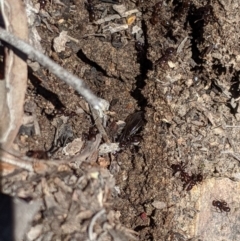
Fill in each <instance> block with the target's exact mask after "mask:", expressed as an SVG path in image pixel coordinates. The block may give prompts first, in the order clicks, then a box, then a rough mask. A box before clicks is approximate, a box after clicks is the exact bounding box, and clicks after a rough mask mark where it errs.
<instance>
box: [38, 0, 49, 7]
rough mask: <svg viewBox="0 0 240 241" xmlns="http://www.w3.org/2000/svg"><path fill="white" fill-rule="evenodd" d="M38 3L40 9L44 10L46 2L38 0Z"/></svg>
mask: <svg viewBox="0 0 240 241" xmlns="http://www.w3.org/2000/svg"><path fill="white" fill-rule="evenodd" d="M38 3H40V9H44V8H45V6H46V4H47V0H39V1H38Z"/></svg>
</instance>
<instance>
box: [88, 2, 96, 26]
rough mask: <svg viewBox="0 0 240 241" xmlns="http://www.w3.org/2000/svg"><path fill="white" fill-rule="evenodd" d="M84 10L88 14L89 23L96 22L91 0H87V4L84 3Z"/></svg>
mask: <svg viewBox="0 0 240 241" xmlns="http://www.w3.org/2000/svg"><path fill="white" fill-rule="evenodd" d="M86 9H87V10H88V13H89V21H90V22H93V21H95V20H96V14H95V8H94V6H93V0H88V3H86Z"/></svg>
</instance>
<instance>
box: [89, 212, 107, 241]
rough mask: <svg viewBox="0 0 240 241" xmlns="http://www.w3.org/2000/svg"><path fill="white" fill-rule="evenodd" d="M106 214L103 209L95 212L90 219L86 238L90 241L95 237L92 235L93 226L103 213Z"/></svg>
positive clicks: (93, 240)
mask: <svg viewBox="0 0 240 241" xmlns="http://www.w3.org/2000/svg"><path fill="white" fill-rule="evenodd" d="M105 212H106V210H105V209H102V210H100V211H99V212H97V213H96V214H95V215H94V217H93V218H92V220H91V222H90V225H89V228H88V237H89V239H90V241H95V240H96V239H95V237H94V236H95V235H94V233H93V226H94V225H95V223H96V221H97V219H98V218H100V217H101V216H102V215H103V214H104V213H105Z"/></svg>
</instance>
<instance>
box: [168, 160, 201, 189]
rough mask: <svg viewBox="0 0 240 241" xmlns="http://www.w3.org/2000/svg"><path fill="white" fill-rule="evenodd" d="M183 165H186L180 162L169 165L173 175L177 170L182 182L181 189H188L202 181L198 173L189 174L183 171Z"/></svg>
mask: <svg viewBox="0 0 240 241" xmlns="http://www.w3.org/2000/svg"><path fill="white" fill-rule="evenodd" d="M185 167H186V165H183V163H182V162H181V164H172V165H171V169H172V170H173V176H175V174H176V173H177V172H180V179H181V181H182V182H183V190H185V189H186V191H190V190H191V189H192V188H193V187H194V186H195V185H196V184H197V183H198V182H202V180H203V176H202V174H200V173H198V174H192V175H189V174H188V173H187V172H186V171H185Z"/></svg>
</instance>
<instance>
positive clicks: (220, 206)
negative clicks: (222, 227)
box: [212, 200, 231, 213]
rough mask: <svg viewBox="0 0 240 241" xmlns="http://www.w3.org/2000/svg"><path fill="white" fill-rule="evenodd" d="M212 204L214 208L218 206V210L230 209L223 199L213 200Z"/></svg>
mask: <svg viewBox="0 0 240 241" xmlns="http://www.w3.org/2000/svg"><path fill="white" fill-rule="evenodd" d="M212 205H213V206H214V207H216V208H218V209H219V210H220V212H226V213H228V212H230V211H231V208H230V207H228V204H227V202H225V201H224V200H221V201H219V200H213V201H212Z"/></svg>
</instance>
